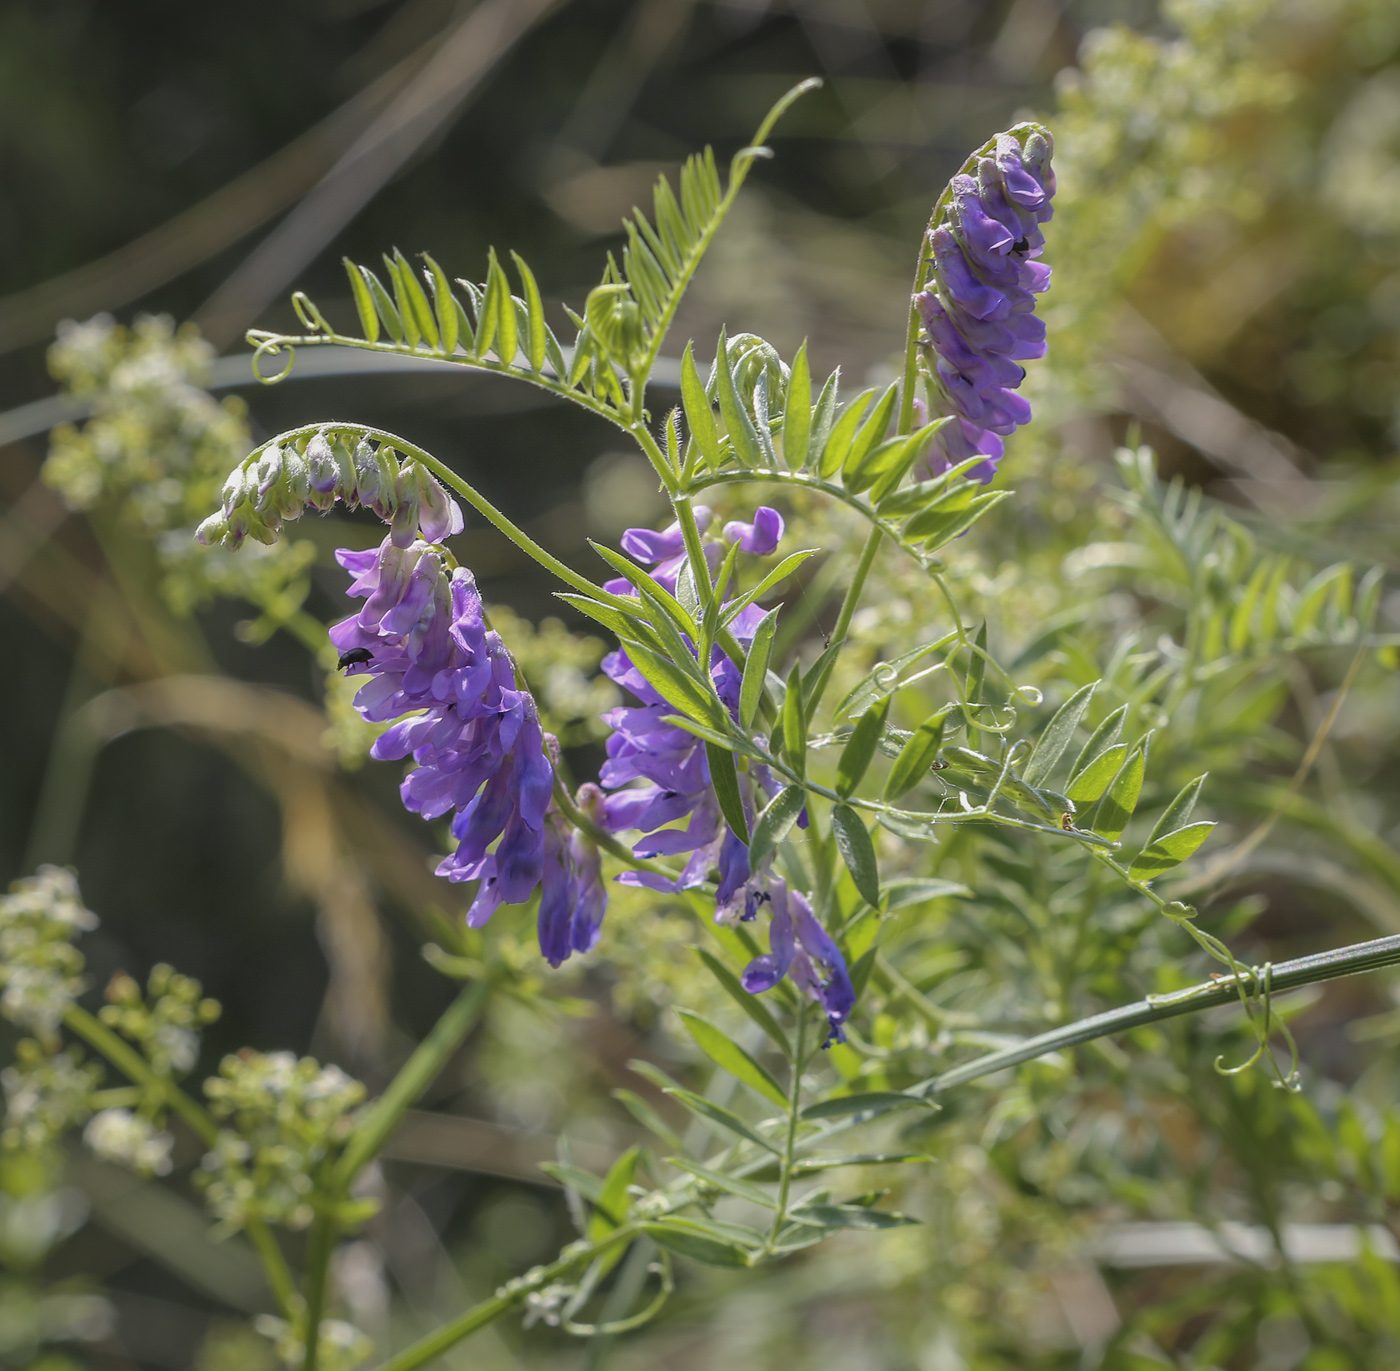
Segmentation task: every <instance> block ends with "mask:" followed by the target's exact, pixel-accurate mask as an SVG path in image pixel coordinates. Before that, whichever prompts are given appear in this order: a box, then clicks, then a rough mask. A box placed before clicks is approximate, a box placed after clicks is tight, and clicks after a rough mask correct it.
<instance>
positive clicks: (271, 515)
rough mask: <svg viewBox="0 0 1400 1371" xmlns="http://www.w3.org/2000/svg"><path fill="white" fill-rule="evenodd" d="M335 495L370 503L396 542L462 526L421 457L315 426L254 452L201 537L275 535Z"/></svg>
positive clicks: (434, 536) (227, 540) (227, 539)
mask: <svg viewBox="0 0 1400 1371" xmlns="http://www.w3.org/2000/svg"><path fill="white" fill-rule="evenodd" d="M337 501H340V502H342V503H343V504H345V505H347V506H348V507H349V508H351V509H354V508H356V507H357V506H363V507H364V508H365V509H372V510H373V511H374V512H375V513H376V514H377V515H379V517H380V518H381V519H383V520H384V522H385V523H387V524H388V525H389V526H390V537H391V538H392V539H393V542H394V544H395V546H397V547H408V546H409V545H410V544H411V543H413V542H414V540H415V539H416V538H417V537H418V535H419V533H420V532H421V534H422V536H423V537H424V538H425V539H426V540H427V541H428V542H430V543H440V542H441V541H442V540H443V539H444V538H448V537H450V536H451V535H452V534H454V533H460V532H461V531H462V527H463V525H462V511H461V509H460V508H459V506H458V505H457V502H456V501H455V500H453V499H452V498H451V497H450V496H449V495H448V494H447V492H446V491H445V490H443V488H442V487H441V486H440V485H438V483H437V481H435V480H434V479H433V477H432V475H431V474H430V473H429V472H428V471H427V470H425V469H424V467H422V466H421V465H420V464H419V463H418V462H415V461H412V460H408V461H405V462H403V463H402V464H400V462H399V460H398V458H397V456H396V455H395V453H394V451H393V450H392V449H391V448H390V447H388V445H387V444H380V445H379V446H378V447H376V446H375V445H374V444H373V443H371V442H369V441H368V440H367V439H361V440H360V442H359V443H358V444H356V446H355V449H354V451H353V452H352V451H351V450H350V447H349V445H348V444H347V443H346V442H345V441H344V440H343V439H342V438H340V437H339V436H338V435H329V436H328V435H327V434H325V433H316V434H313V435H312V436H311V437H310V438H309V439H308V440H307V441H306V444H305V446H304V447H298V446H297V445H295V444H292V443H288V444H287V445H285V446H278V445H277V444H276V443H273V444H271V445H269V446H268V447H266V448H263V449H262V450H261V451H260V452H254V453H253V454H252V455H250V456H249V457H248V458H247V459H246V460H245V461H244V462H243V463H242V464H241V465H240V466H238V467H235V468H234V470H233V472H232V474H231V475H230V476H229V478H228V480H227V481H226V482H224V489H223V502H222V507H221V508H220V509H219V511H218V512H217V513H215V514H211V515H210V516H209V517H208V518H207V519H206V520H205V521H204V522H203V523H202V524H200V526H199V530H198V533H197V534H196V536H197V537H198V539H199V541H200V542H201V543H206V544H211V543H223V544H225V545H226V546H229V547H237V546H238V545H239V544H240V543H242V542H243V540H244V539H245V538H247V537H249V536H250V535H251V536H252V537H253V538H256V539H257V540H258V542H260V543H273V542H276V540H277V536H278V534H279V533H280V532H281V530H282V525H283V524H284V523H285V522H288V521H290V520H292V519H299V518H301V516H302V513H303V512H304V511H305V510H307V509H314V510H318V511H320V512H321V513H323V514H324V513H325V512H326V511H327V510H328V509H330V508H332V507H333V506H334V505H335V503H336V502H337Z"/></svg>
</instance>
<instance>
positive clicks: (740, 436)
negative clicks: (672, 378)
mask: <svg viewBox="0 0 1400 1371" xmlns="http://www.w3.org/2000/svg"><path fill="white" fill-rule="evenodd" d="M715 380H716V383H717V385H718V387H719V412H720V416H721V417H722V418H723V419H724V426H725V428H726V429H728V430H729V441H730V443H731V445H732V446H733V448H734V456H735V457H736V458H737V459H738V460H739V461H740V462H741V463H742V464H743V465H744V466H746V467H756V466H760V465H762V463H763V450H762V448H761V447H760V446H759V441H758V431H757V430H756V429H755V428H754V426H753V420H752V419H751V418H750V417H749V412H748V410H746V409H745V408H744V404H743V401H742V400H740V399H739V392H738V391H737V390H736V389H735V387H734V373H733V371H731V370H730V365H729V348H728V340H727V338H726V337H725V334H724V332H723V331H722V330H721V332H720V335H719V346H718V349H717V351H716V356H715Z"/></svg>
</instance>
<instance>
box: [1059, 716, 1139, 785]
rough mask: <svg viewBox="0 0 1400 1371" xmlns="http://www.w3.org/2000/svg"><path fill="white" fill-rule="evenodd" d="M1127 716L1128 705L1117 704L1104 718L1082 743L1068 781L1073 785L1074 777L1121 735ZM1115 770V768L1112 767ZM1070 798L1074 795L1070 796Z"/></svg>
mask: <svg viewBox="0 0 1400 1371" xmlns="http://www.w3.org/2000/svg"><path fill="white" fill-rule="evenodd" d="M1127 717H1128V706H1127V705H1119V706H1118V708H1117V709H1115V710H1114V711H1113V713H1112V714H1110V715H1109V716H1108V718H1106V719H1105V720H1104V721H1103V723H1101V724H1100V725H1099V726H1098V727H1097V728H1096V729H1095V730H1094V731H1093V732H1092V733H1091V734H1090V735H1089V741H1088V742H1087V743H1085V744H1084V747H1083V749H1082V750H1081V752H1080V754H1079V756H1078V757H1076V758H1075V759H1074V765H1073V766H1072V767H1070V769H1069V781H1070V784H1071V785H1073V784H1074V781H1075V778H1076V777H1077V776H1079V774H1080V773H1081V772H1082V771H1083V770H1084V768H1085V767H1087V766H1088V765H1089V764H1090V763H1091V762H1092V761H1093V760H1094V759H1095V758H1096V757H1099V756H1101V755H1102V754H1103V753H1104V752H1106V751H1107V750H1108V749H1109V748H1110V747H1112V746H1113V745H1114V744H1115V743H1116V742H1117V741H1118V739H1119V737H1120V736H1121V735H1122V732H1123V722H1124V720H1125V719H1126V718H1127ZM1114 769H1115V770H1116V769H1117V768H1114ZM1070 798H1071V799H1073V798H1074V796H1072V795H1071V796H1070Z"/></svg>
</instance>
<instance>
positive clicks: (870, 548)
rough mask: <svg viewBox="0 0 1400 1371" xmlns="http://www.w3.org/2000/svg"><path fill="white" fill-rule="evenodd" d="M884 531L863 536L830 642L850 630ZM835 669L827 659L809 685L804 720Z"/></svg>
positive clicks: (814, 708)
mask: <svg viewBox="0 0 1400 1371" xmlns="http://www.w3.org/2000/svg"><path fill="white" fill-rule="evenodd" d="M884 536H885V535H884V532H883V531H882V530H881V529H879V528H877V527H872V528H871V530H870V532H869V533H868V534H866V537H865V546H864V547H863V548H861V550H860V560H859V561H858V562H857V563H856V569H855V571H853V572H852V573H851V583H850V585H848V586H847V587H846V594H845V597H844V598H843V599H842V601H841V609H840V612H839V613H838V614H837V615H836V626H835V627H834V628H833V629H832V630H831V641H832V642H833V643H841V642H843V641H844V640H845V637H846V634H847V633H849V632H850V631H851V620H852V618H854V617H855V612H856V606H857V605H858V604H859V603H860V597H861V594H862V592H863V591H864V590H865V579H866V577H867V576H869V575H870V568H871V567H872V566H874V565H875V554H876V553H877V552H879V550H880V542H881V540H882V539H883V538H884ZM835 669H836V658H835V657H830V658H828V659H827V663H826V665H825V666H824V667H823V668H822V674H821V675H820V676H819V677H817V679H816V680H815V681H813V682H812V692H811V694H810V695H809V696H808V697H807V717H808V718H809V719H810V718H812V717H813V716H814V715H815V714H816V712H817V706H818V705H819V704H821V699H822V696H823V695H824V694H826V687H827V685H828V684H829V683H830V681H831V673H832V672H833V671H834V670H835Z"/></svg>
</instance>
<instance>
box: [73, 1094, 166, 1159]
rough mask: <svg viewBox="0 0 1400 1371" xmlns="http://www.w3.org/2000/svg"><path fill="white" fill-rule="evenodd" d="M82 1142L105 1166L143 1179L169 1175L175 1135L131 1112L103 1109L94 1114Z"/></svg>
mask: <svg viewBox="0 0 1400 1371" xmlns="http://www.w3.org/2000/svg"><path fill="white" fill-rule="evenodd" d="M83 1141H84V1142H85V1143H86V1144H87V1145H88V1146H89V1147H90V1148H91V1149H92V1150H93V1152H94V1153H95V1154H96V1155H97V1156H99V1157H101V1158H102V1160H103V1161H104V1162H114V1163H115V1164H116V1165H117V1166H125V1167H127V1168H128V1169H129V1170H131V1171H135V1172H136V1173H137V1174H138V1175H140V1176H168V1175H169V1174H170V1149H171V1148H172V1147H173V1146H174V1144H175V1137H174V1135H173V1134H171V1133H167V1132H165V1131H164V1130H163V1129H158V1128H157V1127H156V1126H155V1124H153V1123H152V1122H151V1120H150V1119H145V1118H142V1117H141V1115H139V1114H133V1113H132V1112H131V1110H129V1109H104V1110H102V1111H101V1112H100V1113H97V1114H94V1115H93V1116H92V1118H91V1119H90V1120H89V1122H88V1126H87V1127H86V1128H85V1129H84V1130H83Z"/></svg>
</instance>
